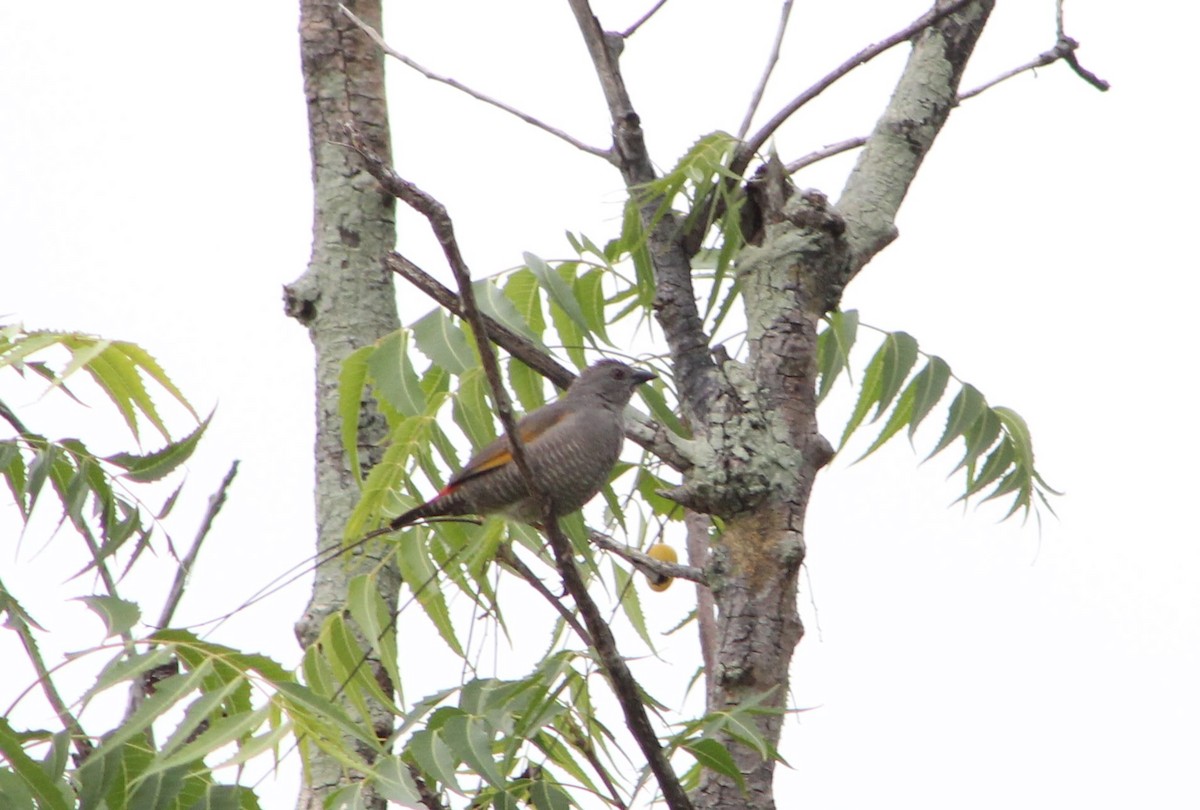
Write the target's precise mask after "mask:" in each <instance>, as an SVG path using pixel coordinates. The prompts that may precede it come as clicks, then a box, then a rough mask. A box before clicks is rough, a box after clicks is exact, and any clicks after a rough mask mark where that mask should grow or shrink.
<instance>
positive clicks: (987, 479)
mask: <svg viewBox="0 0 1200 810" xmlns="http://www.w3.org/2000/svg"><path fill="white" fill-rule="evenodd" d="M1015 458H1016V453H1015V452H1014V451H1013V444H1012V442H1011V441H1009V440H1008V439H1001V440H1000V443H999V444H997V445H996V448H995V449H994V450H992V452H991V453H989V454H988V457H987V459H986V460H985V461H984V462H983V468H982V469H980V470H979V474H978V475H977V476H974V477H973V478H971V477H969V478H968V483H967V491H966V492H964V493H963V494H962V496H961V497H959V499H958V500H960V501H962V500H966V499H967V498H968V497H969V496H971V495H973V494H975V493H976V492H978V491H979V490H981V489H983V488H984V487H986V486H987V485H988V484H990V483H992V482H993V481H995V480H996V479H997V478H999V477H1000V476H1001V475H1003V474H1004V471H1005V470H1007V469H1008V468H1009V466H1010V465H1011V464H1012V463H1013V461H1014V459H1015Z"/></svg>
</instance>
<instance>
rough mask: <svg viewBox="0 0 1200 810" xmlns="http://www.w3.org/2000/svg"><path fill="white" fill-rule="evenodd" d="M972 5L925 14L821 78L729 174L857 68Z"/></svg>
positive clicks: (956, 2) (958, 1) (961, 2)
mask: <svg viewBox="0 0 1200 810" xmlns="http://www.w3.org/2000/svg"><path fill="white" fill-rule="evenodd" d="M970 2H973V0H953V2H951V3H947V4H946V5H940V4H939V5H938V6H937V7H935V8H933V9H930V10H929V11H927V12H925V13H924V14H922V15H921V16H920V17H918V18H917V19H916V20H913V21H912V22H911V23H909V24H908V25H907V26H905V27H904V28H902V29H900V30H899V31H897V32H896V33H894V34H892V35H891V36H889V37H887V38H886V39H882V40H880V41H879V42H876V43H874V44H872V45H868V46H867V47H865V48H863V49H862V50H860V51H859V52H858V53H856V54H854V55H853V56H851V57H850V58H849V59H847V60H846V61H844V62H842V63H841V64H840V65H838V66H837V67H836V68H834V69H833V71H831V72H830V73H828V74H826V75H825V76H824V77H823V78H821V79H820V80H819V81H818V82H817V83H816V84H814V85H812V86H811V87H809V88H808V89H807V90H805V91H804V92H803V93H801V94H800V95H798V96H796V97H795V98H794V99H792V100H791V101H789V102H788V103H787V104H785V105H784V106H783V108H782V109H781V110H780V111H779V112H777V113H775V115H774V116H773V117H772V118H771V120H770V121H768V122H767V123H766V124H764V125H763V126H762V127H761V128H760V129H759V130H758V131H757V132H755V133H754V135H753V136H751V138H750V139H749V140H748V141H746V142H745V143H744V144H742V146H741V147H740V148H739V149H738V154H737V155H736V156H735V157H734V159H733V162H732V163H731V165H730V171H731V172H732V173H733V174H735V175H739V174H741V173H742V172H743V171H745V169H746V166H748V165H749V163H750V159H751V158H752V157H754V155H755V153H757V152H758V151H759V150H760V149H762V147H763V144H765V143H766V142H767V139H768V138H770V137H771V135H773V134H774V133H775V130H777V129H779V127H780V126H782V125H783V123H784V122H785V121H787V120H788V118H790V117H791V116H792V115H793V114H794V113H795V112H796V111H797V110H799V109H800V108H801V107H803V106H804V105H805V104H807V103H808V102H810V101H812V100H813V99H814V98H816V97H817V96H819V95H821V93H823V92H824V91H825V90H827V89H828V88H829V87H830V85H832V84H833V83H834V82H836V81H837V80H838V79H841V78H842V77H844V76H845V75H846V74H848V73H850V71H852V70H854V69H855V68H856V67H859V66H860V65H865V64H866V63H867V62H870V61H871V60H872V59H874V58H875V57H877V56H879V55H880V54H881V53H884V52H885V51H888V50H890V49H892V48H894V47H895V46H896V45H899V44H900V43H901V42H906V41H908V40H909V39H911V38H912V37H913V36H915V35H916V34H918V33H920V32H921V31H923V30H925V29H926V28H928V27H929V26H931V25H933V24H934V23H936V22H937V21H938V20H940V19H942V18H943V17H945V16H946V15H948V14H953V13H954V12H955V11H958V10H959V9H960V8H962V7H963V6H965V5H967V4H968V3H970Z"/></svg>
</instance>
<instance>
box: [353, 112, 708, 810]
mask: <svg viewBox="0 0 1200 810" xmlns="http://www.w3.org/2000/svg"><path fill="white" fill-rule="evenodd" d="M346 132H347V134H348V135H349V139H350V144H351V146H352V147H353V148H354V149H355V151H357V152H358V153H359V155H361V156H362V158H363V160H364V161H365V163H366V165H367V169H368V171H370V173H371V174H372V176H374V177H375V179H376V180H378V181H379V183H380V185H382V186H383V188H384V190H385V191H387V192H388V193H389V194H392V195H393V196H395V197H396V198H397V199H399V200H400V201H402V202H404V203H405V204H407V205H409V206H410V207H411V208H413V209H414V210H416V211H417V212H419V213H420V214H422V215H423V216H424V217H425V218H426V219H427V220H428V221H429V225H430V227H431V228H432V229H433V232H434V235H435V236H436V237H437V240H438V242H439V243H440V244H441V246H442V253H443V254H444V255H445V257H446V261H447V263H448V264H449V265H450V269H451V271H452V272H453V273H454V277H455V280H456V281H457V283H458V291H459V297H460V299H461V302H462V308H463V315H464V317H465V318H466V319H467V322H468V323H470V325H471V330H472V331H473V332H474V333H475V342H476V346H477V348H478V349H479V354H480V360H481V361H482V363H483V369H484V372H485V373H486V375H487V378H488V383H489V385H490V386H491V389H492V398H493V401H494V403H495V405H496V413H497V416H498V417H499V419H500V423H501V424H502V425H503V426H504V433H505V435H506V436H507V437H508V444H509V449H510V450H511V452H512V456H513V462H514V463H515V464H516V466H517V469H518V470H520V471H521V477H522V478H523V479H524V481H525V486H526V487H527V488H528V489H529V492H530V494H531V495H532V496H533V497H534V499H535V500H537V501H538V502H539V503H541V505H542V516H543V530H544V531H545V533H546V537H547V539H548V540H549V542H550V548H551V549H552V550H553V551H554V559H555V562H556V563H557V567H558V571H559V574H560V575H562V579H563V584H564V585H565V586H566V589H567V592H568V593H569V594H570V595H571V598H572V599H573V600H574V601H575V607H576V608H577V609H578V610H579V613H580V614H581V615H582V616H583V623H584V625H585V626H586V627H587V630H588V632H589V633H590V634H591V637H592V645H591V646H592V649H594V650H595V651H596V655H597V657H598V658H599V660H600V664H601V667H602V669H603V671H604V673H605V675H606V676H607V678H608V682H609V685H610V686H611V687H612V690H613V693H614V694H615V695H616V697H617V701H618V702H619V703H620V704H621V708H622V710H623V711H624V713H625V722H626V725H627V727H628V728H629V731H630V733H631V734H633V737H634V739H635V740H637V742H638V746H639V747H640V748H641V749H642V753H643V754H645V756H646V759H647V760H648V762H649V764H650V769H651V770H652V771H653V772H654V775H655V776H656V777H657V778H658V783H659V788H660V789H661V790H662V792H663V796H664V797H665V798H666V800H667V804H668V805H669V806H670V807H671V808H672V810H690V808H691V802H690V801H689V799H688V797H687V793H686V792H684V790H683V787H682V785H680V783H679V778H678V777H677V776H676V775H675V772H674V771H673V770H672V769H671V766H670V763H669V762H668V761H667V757H666V754H665V753H664V751H663V748H662V744H661V743H660V742H659V739H658V735H657V733H656V732H655V731H654V727H653V726H652V725H651V724H650V717H649V715H648V714H647V713H646V707H645V704H643V703H642V695H641V688H640V687H639V686H638V683H637V681H636V680H634V678H633V673H631V672H630V671H629V666H628V665H627V664H626V663H625V659H624V657H622V656H621V654H620V651H619V650H618V649H617V644H616V639H615V638H614V637H613V634H612V629H611V628H610V627H609V625H608V622H606V621H605V620H604V617H603V616H602V615H601V613H600V609H599V607H598V606H597V605H596V603H595V602H594V601H593V600H592V598H591V596H590V595H589V594H588V591H587V585H586V584H585V583H584V581H583V577H582V575H581V574H580V572H579V567H578V566H577V565H576V563H575V558H574V550H573V548H572V546H571V542H570V541H569V540H568V539H567V538H566V536H564V535H563V533H562V529H561V528H560V527H559V525H558V518H557V516H556V515H555V514H554V504H553V502H552V501H551V500H550V498H549V497H548V493H547V492H546V491H545V490H544V488H543V487H542V485H541V482H540V481H538V479H537V478H536V477H534V475H533V473H532V471H531V470H530V467H529V460H528V458H527V457H526V453H525V444H524V442H523V441H521V436H520V435H519V433H518V432H517V429H516V419H515V417H514V416H513V410H512V401H511V400H510V399H509V396H508V391H507V390H506V389H505V388H504V384H503V383H502V381H501V378H500V366H499V363H498V362H497V360H496V355H495V352H494V350H493V348H492V344H491V341H490V339H489V338H488V334H487V324H486V323H485V322H484V320H483V317H482V315H481V313H480V311H479V307H478V305H477V303H476V301H475V291H474V289H473V288H472V286H471V273H470V270H469V269H468V268H467V264H466V261H465V260H464V259H463V256H462V252H461V251H460V249H459V246H458V240H457V238H456V237H455V235H454V224H453V222H452V221H451V219H450V215H449V213H448V212H447V211H446V208H445V206H443V205H442V204H441V203H440V202H438V201H437V200H436V199H434V198H433V197H432V196H430V195H429V194H427V193H426V192H424V191H422V190H421V189H419V188H417V186H415V185H414V184H412V183H411V182H409V181H408V180H405V179H404V178H402V177H400V176H399V175H398V174H396V172H395V171H394V170H393V169H392V168H391V167H390V166H388V165H387V164H385V163H384V162H383V160H382V159H381V158H380V157H379V156H378V155H376V154H375V153H373V152H371V151H370V150H369V149H368V148H367V146H366V144H365V143H364V142H363V139H362V137H361V136H360V135H359V134H358V132H357V130H355V129H354V127H353V126H351V125H350V124H347V125H346Z"/></svg>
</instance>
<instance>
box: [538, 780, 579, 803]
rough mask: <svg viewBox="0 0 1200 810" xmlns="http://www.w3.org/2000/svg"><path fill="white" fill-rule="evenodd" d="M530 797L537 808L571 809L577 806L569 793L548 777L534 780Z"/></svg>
mask: <svg viewBox="0 0 1200 810" xmlns="http://www.w3.org/2000/svg"><path fill="white" fill-rule="evenodd" d="M529 799H530V801H532V802H533V806H534V807H535V808H537V810H570V808H572V807H574V806H575V801H574V799H572V798H571V795H570V794H569V793H567V792H566V791H565V790H563V789H562V787H560V786H559V785H556V784H554V783H553V782H550V781H547V780H546V779H536V780H534V782H533V784H532V785H530V786H529Z"/></svg>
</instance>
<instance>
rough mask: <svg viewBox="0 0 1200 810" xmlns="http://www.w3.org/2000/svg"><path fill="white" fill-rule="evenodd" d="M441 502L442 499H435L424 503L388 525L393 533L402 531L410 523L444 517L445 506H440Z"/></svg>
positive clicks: (393, 519)
mask: <svg viewBox="0 0 1200 810" xmlns="http://www.w3.org/2000/svg"><path fill="white" fill-rule="evenodd" d="M439 500H440V498H434V499H433V500H432V501H430V502H429V503H423V504H421V505H420V506H415V507H413V508H412V509H409V510H408V511H407V512H405V513H404V514H402V515H399V516H397V517H394V518H392V522H391V523H390V524H388V525H389V527H390V529H391V531H396V530H397V529H402V528H404V527H405V526H407V525H409V524H410V523H416V522H417V521H418V520H423V519H424V518H430V517H440V516H441V515H444V514H445V512H444V511H443V507H444V504H439V503H438V501H439Z"/></svg>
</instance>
